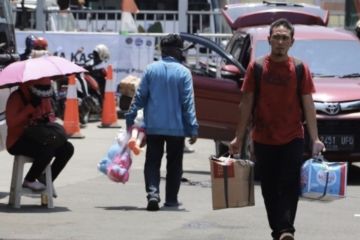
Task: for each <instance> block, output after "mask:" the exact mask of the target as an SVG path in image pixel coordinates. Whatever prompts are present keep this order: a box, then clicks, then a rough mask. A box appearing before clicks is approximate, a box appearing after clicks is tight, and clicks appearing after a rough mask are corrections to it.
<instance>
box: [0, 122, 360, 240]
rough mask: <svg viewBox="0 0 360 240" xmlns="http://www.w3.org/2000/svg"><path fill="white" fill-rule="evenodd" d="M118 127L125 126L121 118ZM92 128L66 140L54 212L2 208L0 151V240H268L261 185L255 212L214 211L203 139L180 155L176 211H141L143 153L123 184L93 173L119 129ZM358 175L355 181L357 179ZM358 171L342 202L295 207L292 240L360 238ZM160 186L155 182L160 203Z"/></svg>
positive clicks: (28, 203) (29, 203)
mask: <svg viewBox="0 0 360 240" xmlns="http://www.w3.org/2000/svg"><path fill="white" fill-rule="evenodd" d="M119 122H120V124H121V125H122V126H124V122H123V120H119ZM97 125H98V123H91V124H89V126H88V127H87V128H86V129H82V130H81V133H82V134H83V135H85V136H86V137H85V139H72V140H71V141H72V142H73V143H74V145H75V148H76V152H75V155H74V157H73V159H72V160H71V161H70V162H69V165H68V166H67V168H66V169H65V170H64V171H63V174H62V175H61V176H60V177H59V179H58V180H57V181H56V182H55V187H56V190H57V193H58V195H59V197H58V198H57V199H55V208H54V209H47V208H44V207H41V206H39V202H40V200H39V199H38V198H33V197H23V198H22V208H21V209H12V208H10V207H8V205H7V202H8V192H9V186H10V177H11V176H10V173H11V168H12V157H11V156H9V155H8V154H7V153H6V152H4V151H3V152H0V159H1V160H0V161H1V168H0V239H7V240H10V239H11V240H14V239H21V240H25V239H31V240H35V239H36V240H37V239H39V240H45V239H54V240H56V239H59V240H65V239H66V240H70V239H71V240H92V239H94V240H95V239H108V240H112V239H114V240H115V239H116V240H117V239H129V240H143V239H146V240H167V239H171V240H172V239H174V240H177V239H179V240H180V239H181V240H183V239H189V240H235V239H240V240H264V239H265V240H266V239H270V237H269V228H268V225H267V221H266V216H265V209H264V205H263V202H262V198H261V194H260V192H259V186H258V185H257V186H256V187H255V198H256V206H254V207H248V208H238V209H226V210H216V211H214V210H212V205H211V188H210V177H209V163H208V157H209V155H210V154H212V153H213V152H214V144H213V142H212V141H209V140H199V141H198V142H197V143H196V144H195V146H194V147H195V149H196V152H195V153H192V154H186V155H185V159H184V170H185V171H184V177H185V178H186V179H187V180H188V182H184V183H183V184H182V186H181V190H180V191H181V192H180V199H181V201H182V202H183V207H182V208H181V209H179V210H171V209H165V208H162V209H161V210H160V211H158V212H147V211H146V210H145V206H146V199H145V191H144V182H143V162H144V153H142V154H141V155H140V156H138V157H135V158H134V161H133V166H132V168H131V172H130V180H129V182H128V183H126V184H116V183H114V182H111V181H110V180H108V179H107V178H106V177H105V176H104V175H102V174H101V173H100V172H98V171H97V169H96V164H97V163H98V161H99V160H100V159H101V158H102V157H103V156H104V154H105V153H106V152H107V149H108V148H109V146H110V145H111V143H112V141H113V139H114V137H115V135H116V132H117V131H119V130H118V129H100V128H98V127H97ZM355 175H357V176H358V177H355ZM359 176H360V170H359V168H354V169H353V171H352V175H351V176H350V185H349V187H348V197H347V198H346V199H344V200H339V201H335V202H332V203H318V202H309V201H305V200H302V201H301V202H300V204H299V212H298V218H297V222H296V226H297V229H298V231H297V239H301V240H324V239H326V240H331V239H334V240H335V239H336V240H339V239H340V240H342V239H360V188H359V185H360V180H359V178H360V177H359ZM164 185H165V184H164V181H162V182H161V187H162V193H161V194H162V197H163V193H164V190H163V189H164Z"/></svg>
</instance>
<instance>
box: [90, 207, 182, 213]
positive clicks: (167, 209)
mask: <svg viewBox="0 0 360 240" xmlns="http://www.w3.org/2000/svg"><path fill="white" fill-rule="evenodd" d="M96 208H102V209H104V210H111V211H113V210H118V211H145V212H146V208H145V207H141V208H139V207H134V206H116V207H96ZM160 211H168V212H188V210H186V209H185V208H181V207H179V208H177V207H160Z"/></svg>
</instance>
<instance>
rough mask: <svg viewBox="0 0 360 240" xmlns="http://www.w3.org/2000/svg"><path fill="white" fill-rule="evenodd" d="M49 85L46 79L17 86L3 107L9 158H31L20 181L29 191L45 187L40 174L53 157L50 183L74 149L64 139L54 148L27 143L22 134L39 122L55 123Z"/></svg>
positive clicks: (31, 142) (28, 141) (43, 179)
mask: <svg viewBox="0 0 360 240" xmlns="http://www.w3.org/2000/svg"><path fill="white" fill-rule="evenodd" d="M50 84H51V80H50V78H47V77H45V78H41V79H38V80H32V81H27V82H24V83H21V84H20V85H19V88H18V89H17V90H16V91H14V92H12V93H11V95H10V97H9V99H8V101H7V104H6V123H7V126H8V134H7V139H6V148H7V151H8V152H9V153H10V154H11V155H25V156H28V157H31V158H33V159H34V161H33V163H32V166H31V167H30V169H29V171H28V173H27V174H26V176H25V179H24V182H23V187H26V188H30V189H32V190H33V191H42V190H44V189H45V188H46V186H45V177H44V175H43V174H42V173H43V171H44V169H45V168H46V166H47V165H48V164H49V163H51V161H52V160H53V158H54V161H53V163H52V165H51V171H52V180H53V181H54V180H55V179H56V178H57V177H58V175H59V174H60V172H61V171H62V170H63V168H64V167H65V165H66V164H67V162H68V161H69V160H70V158H71V157H72V156H73V154H74V146H73V145H72V144H71V143H70V142H69V141H67V140H66V141H65V143H63V144H62V145H61V146H60V147H56V148H55V147H49V146H45V145H43V144H40V143H37V142H35V141H31V140H29V139H28V138H27V137H26V134H24V133H25V129H26V127H27V126H29V125H33V124H35V123H37V122H41V121H43V122H47V121H49V122H54V121H55V115H54V113H53V109H52V106H51V102H50V97H51V95H52V89H51V87H50Z"/></svg>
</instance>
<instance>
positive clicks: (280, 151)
mask: <svg viewBox="0 0 360 240" xmlns="http://www.w3.org/2000/svg"><path fill="white" fill-rule="evenodd" d="M303 149H304V140H303V139H294V140H293V141H291V142H290V143H288V144H284V145H280V146H279V145H265V144H260V143H256V142H255V143H254V151H255V157H256V164H258V170H259V175H260V181H261V191H262V195H263V198H264V202H265V207H266V212H267V216H268V221H269V225H270V227H271V229H272V234H271V235H272V237H273V238H274V239H278V238H279V236H280V234H281V233H283V232H291V233H294V232H295V227H294V221H295V215H296V210H297V204H298V201H299V193H300V168H301V164H302V155H303Z"/></svg>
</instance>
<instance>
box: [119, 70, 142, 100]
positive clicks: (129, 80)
mask: <svg viewBox="0 0 360 240" xmlns="http://www.w3.org/2000/svg"><path fill="white" fill-rule="evenodd" d="M139 84H140V78H138V77H136V76H133V75H128V76H127V77H125V78H123V79H122V80H121V81H120V93H121V94H122V95H124V96H128V97H131V98H132V97H133V96H134V95H135V93H136V89H137V88H138V86H139Z"/></svg>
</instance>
